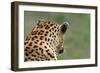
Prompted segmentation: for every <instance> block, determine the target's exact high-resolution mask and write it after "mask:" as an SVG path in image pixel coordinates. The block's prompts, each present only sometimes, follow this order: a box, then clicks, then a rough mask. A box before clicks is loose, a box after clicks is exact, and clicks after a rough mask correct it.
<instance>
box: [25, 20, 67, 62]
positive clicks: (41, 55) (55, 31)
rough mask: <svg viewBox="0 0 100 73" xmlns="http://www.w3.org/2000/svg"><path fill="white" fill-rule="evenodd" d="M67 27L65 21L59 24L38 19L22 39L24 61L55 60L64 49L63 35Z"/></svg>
mask: <svg viewBox="0 0 100 73" xmlns="http://www.w3.org/2000/svg"><path fill="white" fill-rule="evenodd" d="M67 27H68V24H67V23H64V24H61V25H59V24H57V23H54V22H52V21H41V20H39V21H38V23H37V25H35V26H34V27H33V29H32V32H31V33H30V34H29V35H27V37H26V39H25V41H24V47H25V49H24V61H47V60H57V56H58V54H60V53H62V52H63V50H64V48H63V43H64V39H63V35H64V34H65V32H66V30H67Z"/></svg>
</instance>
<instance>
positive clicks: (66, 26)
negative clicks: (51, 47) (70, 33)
mask: <svg viewBox="0 0 100 73" xmlns="http://www.w3.org/2000/svg"><path fill="white" fill-rule="evenodd" d="M68 27H69V23H68V22H64V23H63V24H61V25H60V31H61V33H62V34H64V33H65V32H66V30H67V29H68Z"/></svg>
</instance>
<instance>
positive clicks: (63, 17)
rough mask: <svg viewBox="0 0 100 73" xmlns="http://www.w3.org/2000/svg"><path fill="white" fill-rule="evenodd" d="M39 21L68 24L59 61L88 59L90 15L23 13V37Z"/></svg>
mask: <svg viewBox="0 0 100 73" xmlns="http://www.w3.org/2000/svg"><path fill="white" fill-rule="evenodd" d="M39 19H44V20H51V21H54V22H56V23H59V24H62V23H63V22H68V23H69V29H68V30H67V32H66V34H65V38H64V53H63V54H61V55H59V56H58V59H59V60H63V59H86V58H90V14H82V13H59V12H35V11H24V24H25V26H24V37H25V36H26V35H28V34H29V33H30V32H31V30H32V27H33V25H34V24H36V23H37V22H38V20H39Z"/></svg>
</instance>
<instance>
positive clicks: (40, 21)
mask: <svg viewBox="0 0 100 73" xmlns="http://www.w3.org/2000/svg"><path fill="white" fill-rule="evenodd" d="M44 22H45V20H44V19H39V20H38V24H37V25H39V24H42V23H44Z"/></svg>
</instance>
